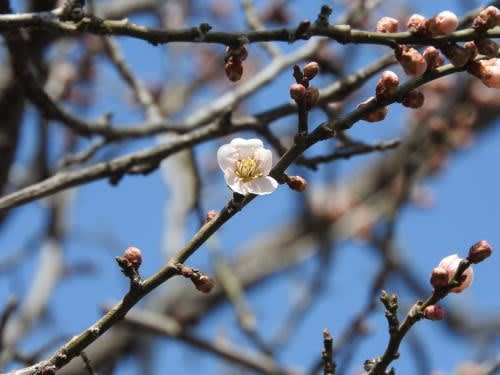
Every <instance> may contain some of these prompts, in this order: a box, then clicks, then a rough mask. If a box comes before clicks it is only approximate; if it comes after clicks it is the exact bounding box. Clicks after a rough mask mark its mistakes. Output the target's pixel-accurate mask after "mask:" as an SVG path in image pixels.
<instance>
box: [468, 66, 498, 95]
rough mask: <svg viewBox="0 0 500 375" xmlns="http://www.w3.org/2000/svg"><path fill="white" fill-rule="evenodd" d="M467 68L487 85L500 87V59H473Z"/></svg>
mask: <svg viewBox="0 0 500 375" xmlns="http://www.w3.org/2000/svg"><path fill="white" fill-rule="evenodd" d="M467 70H468V72H469V73H471V74H473V75H475V76H476V77H478V78H479V79H480V80H481V81H482V82H483V83H484V84H485V85H486V86H488V87H493V88H497V89H498V88H500V60H499V59H489V60H480V61H473V62H471V64H470V66H469V67H468V69H467Z"/></svg>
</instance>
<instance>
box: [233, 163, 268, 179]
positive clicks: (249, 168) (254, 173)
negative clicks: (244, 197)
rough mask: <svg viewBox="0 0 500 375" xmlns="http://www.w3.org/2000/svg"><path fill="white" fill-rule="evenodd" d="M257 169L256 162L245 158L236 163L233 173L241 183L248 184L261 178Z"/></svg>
mask: <svg viewBox="0 0 500 375" xmlns="http://www.w3.org/2000/svg"><path fill="white" fill-rule="evenodd" d="M258 167H259V164H258V162H257V161H255V160H254V159H252V158H246V159H242V160H238V161H237V162H236V170H235V171H234V173H235V174H236V176H238V178H239V179H240V180H242V181H243V182H248V181H251V180H254V179H256V178H259V177H261V176H263V174H262V173H260V171H259V169H258Z"/></svg>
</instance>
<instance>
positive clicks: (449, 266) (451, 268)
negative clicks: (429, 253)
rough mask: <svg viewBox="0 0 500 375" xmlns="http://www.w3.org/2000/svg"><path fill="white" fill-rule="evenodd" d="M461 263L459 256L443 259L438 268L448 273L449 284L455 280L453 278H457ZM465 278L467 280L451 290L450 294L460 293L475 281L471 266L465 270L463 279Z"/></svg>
mask: <svg viewBox="0 0 500 375" xmlns="http://www.w3.org/2000/svg"><path fill="white" fill-rule="evenodd" d="M461 261H462V259H461V258H459V257H458V255H457V254H453V255H449V256H447V257H445V258H443V259H441V262H439V264H438V267H440V268H444V269H445V270H446V271H447V272H448V282H449V281H451V280H452V279H453V276H455V273H456V272H457V269H458V266H459V265H460V262H461ZM464 276H465V279H464V280H463V281H462V283H461V284H460V285H458V286H456V287H455V288H453V289H451V290H450V292H453V293H460V292H461V291H463V290H464V289H466V288H467V287H469V286H470V284H471V283H472V280H473V279H474V271H473V270H472V267H470V266H469V267H467V268H466V269H465V271H464V272H463V273H462V277H464Z"/></svg>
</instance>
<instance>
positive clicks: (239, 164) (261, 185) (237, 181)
mask: <svg viewBox="0 0 500 375" xmlns="http://www.w3.org/2000/svg"><path fill="white" fill-rule="evenodd" d="M272 159H273V155H272V153H271V150H268V149H265V148H264V145H263V143H262V141H261V140H260V139H256V138H253V139H243V138H235V139H233V140H232V141H231V142H230V143H228V144H225V145H222V146H221V147H219V150H218V151H217V161H218V162H219V166H220V168H221V169H222V171H223V172H224V179H225V180H226V183H227V184H228V186H229V187H230V188H231V190H232V191H234V192H235V193H239V194H242V195H245V194H248V193H251V194H257V195H266V194H270V193H272V192H273V191H274V190H275V189H276V188H277V187H278V182H277V181H276V180H275V179H274V178H272V177H270V176H268V175H269V172H270V171H271V167H272Z"/></svg>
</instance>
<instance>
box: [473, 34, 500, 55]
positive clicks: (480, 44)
mask: <svg viewBox="0 0 500 375" xmlns="http://www.w3.org/2000/svg"><path fill="white" fill-rule="evenodd" d="M474 43H475V44H476V46H477V50H478V51H479V53H482V54H483V55H486V56H488V57H496V55H497V53H498V44H497V43H496V42H495V41H494V40H491V39H488V38H483V39H478V40H476V41H474Z"/></svg>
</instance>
